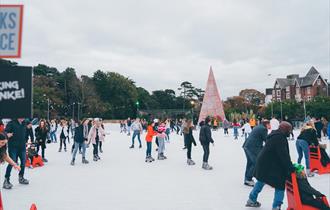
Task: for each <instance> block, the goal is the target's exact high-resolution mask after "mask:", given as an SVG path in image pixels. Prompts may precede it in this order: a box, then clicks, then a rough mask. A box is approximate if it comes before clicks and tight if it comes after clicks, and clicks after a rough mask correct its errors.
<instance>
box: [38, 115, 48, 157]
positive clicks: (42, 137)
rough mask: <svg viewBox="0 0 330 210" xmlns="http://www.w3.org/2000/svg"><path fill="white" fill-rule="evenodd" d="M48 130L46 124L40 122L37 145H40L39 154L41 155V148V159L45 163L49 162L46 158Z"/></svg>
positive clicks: (42, 121)
mask: <svg viewBox="0 0 330 210" xmlns="http://www.w3.org/2000/svg"><path fill="white" fill-rule="evenodd" d="M47 134H48V129H47V126H46V122H45V121H44V120H40V122H39V126H38V127H37V128H36V129H35V136H36V143H37V144H38V149H37V152H38V153H39V150H40V147H41V157H42V160H43V161H44V162H48V160H47V159H46V158H45V149H46V139H47Z"/></svg>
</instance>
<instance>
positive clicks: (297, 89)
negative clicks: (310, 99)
mask: <svg viewBox="0 0 330 210" xmlns="http://www.w3.org/2000/svg"><path fill="white" fill-rule="evenodd" d="M296 94H297V95H299V94H300V88H298V87H297V88H296Z"/></svg>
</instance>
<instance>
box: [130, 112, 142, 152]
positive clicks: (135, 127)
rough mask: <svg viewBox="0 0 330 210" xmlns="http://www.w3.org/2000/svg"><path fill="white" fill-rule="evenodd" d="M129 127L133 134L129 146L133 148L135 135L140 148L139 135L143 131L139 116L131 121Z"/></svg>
mask: <svg viewBox="0 0 330 210" xmlns="http://www.w3.org/2000/svg"><path fill="white" fill-rule="evenodd" d="M131 129H132V131H133V136H132V145H131V146H130V149H133V148H134V140H135V137H137V138H138V140H139V143H140V145H139V148H142V144H141V139H140V135H141V133H142V131H143V128H142V125H141V122H140V119H139V118H136V120H135V121H134V122H133V124H132V128H131Z"/></svg>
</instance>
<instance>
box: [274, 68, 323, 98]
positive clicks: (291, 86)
mask: <svg viewBox="0 0 330 210" xmlns="http://www.w3.org/2000/svg"><path fill="white" fill-rule="evenodd" d="M328 95H329V84H328V82H327V81H326V80H325V79H324V78H323V76H322V75H321V74H320V73H319V72H318V71H317V70H316V69H315V68H314V67H313V66H312V68H311V69H310V70H309V71H308V73H307V74H306V76H304V77H299V74H292V75H288V76H287V77H286V78H278V79H276V81H275V84H274V86H273V91H272V98H273V101H283V100H296V101H302V100H304V101H309V100H311V99H312V98H314V97H315V96H328Z"/></svg>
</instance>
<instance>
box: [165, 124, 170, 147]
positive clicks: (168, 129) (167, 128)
mask: <svg viewBox="0 0 330 210" xmlns="http://www.w3.org/2000/svg"><path fill="white" fill-rule="evenodd" d="M165 128H166V131H165V133H166V142H168V143H169V142H170V133H171V122H170V120H169V119H167V120H166V123H165Z"/></svg>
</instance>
